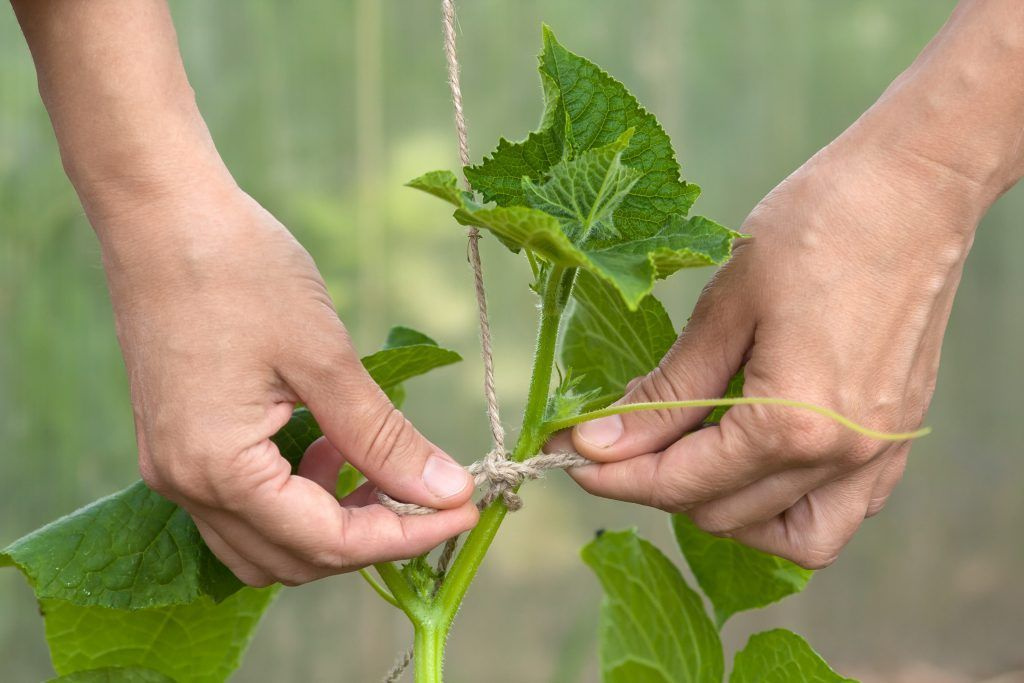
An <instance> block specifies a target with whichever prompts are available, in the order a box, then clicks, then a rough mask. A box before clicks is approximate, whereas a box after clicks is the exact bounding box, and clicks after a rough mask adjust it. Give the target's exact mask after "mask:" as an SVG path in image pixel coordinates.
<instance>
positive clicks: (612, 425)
mask: <svg viewBox="0 0 1024 683" xmlns="http://www.w3.org/2000/svg"><path fill="white" fill-rule="evenodd" d="M576 433H577V434H579V436H580V438H581V439H583V440H584V441H586V442H587V443H589V444H590V445H591V446H597V447H598V448H608V447H609V446H611V445H613V444H614V443H615V442H616V441H618V440H619V437H620V436H622V418H621V417H620V416H618V415H609V416H608V417H602V418H599V419H597V420H591V421H590V422H584V423H583V424H581V425H580V426H579V427H577V428H576Z"/></svg>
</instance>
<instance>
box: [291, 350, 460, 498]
mask: <svg viewBox="0 0 1024 683" xmlns="http://www.w3.org/2000/svg"><path fill="white" fill-rule="evenodd" d="M329 355H330V356H331V358H332V359H331V360H330V362H329V363H325V362H324V361H323V360H322V359H318V360H317V361H314V362H313V363H312V365H313V367H311V368H310V367H307V368H305V369H304V370H303V371H301V372H299V373H298V375H297V376H296V377H295V378H286V379H289V380H290V382H289V383H290V384H291V386H292V388H293V389H294V390H295V392H296V393H297V394H298V396H299V398H300V399H301V400H302V401H303V402H304V403H305V404H306V405H307V406H308V407H309V410H310V411H311V412H312V413H313V416H314V417H315V418H316V420H317V422H318V423H319V424H320V429H321V430H322V431H323V433H324V436H325V437H326V438H327V440H328V441H329V442H330V444H331V445H332V446H333V447H334V448H336V449H337V450H338V451H339V452H340V453H341V454H342V455H343V456H344V458H345V460H347V461H348V462H350V463H351V464H352V466H353V467H355V468H356V469H357V470H359V471H360V472H362V473H363V475H364V476H365V477H366V478H367V479H368V480H370V481H371V482H372V483H373V484H375V485H376V486H377V487H378V488H380V489H381V490H383V491H384V492H385V493H387V494H388V495H389V496H391V497H393V498H395V499H396V500H400V501H403V502H407V503H416V504H418V505H425V506H429V507H433V508H453V507H458V506H460V505H462V504H464V503H465V502H466V501H467V500H469V498H470V497H471V496H472V495H473V480H472V477H471V476H470V475H469V473H468V472H467V471H466V469H465V468H464V467H462V466H461V465H459V464H458V463H457V462H456V461H455V460H454V459H453V458H452V457H451V456H449V455H448V454H447V453H445V452H444V451H442V450H441V449H440V448H438V447H437V446H435V445H434V444H433V443H431V442H430V441H429V440H427V438H426V437H424V436H423V435H422V434H420V433H419V431H417V429H416V428H415V427H413V426H412V423H410V422H409V421H408V420H407V419H406V418H405V416H404V415H403V414H402V412H401V411H399V410H398V409H397V408H396V407H395V406H394V405H393V404H392V403H391V401H390V400H389V399H388V397H387V396H386V395H385V394H384V392H383V391H382V390H381V388H380V387H379V386H377V384H376V383H375V382H374V381H373V379H372V378H371V377H370V375H369V374H368V373H367V372H366V369H365V368H363V365H362V363H360V362H359V359H358V357H357V356H356V354H355V351H354V349H352V347H351V345H349V344H348V343H347V339H346V342H345V344H344V346H343V348H341V349H340V350H338V351H337V352H336V353H334V354H329Z"/></svg>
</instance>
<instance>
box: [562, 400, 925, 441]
mask: <svg viewBox="0 0 1024 683" xmlns="http://www.w3.org/2000/svg"><path fill="white" fill-rule="evenodd" d="M723 406H728V407H731V406H783V407H786V408H801V409H803V410H809V411H811V412H812V413H817V414H818V415H822V416H824V417H827V418H829V419H830V420H833V421H835V422H837V423H839V424H841V425H842V426H844V427H846V428H847V429H849V430H851V431H854V432H856V433H858V434H861V435H862V436H866V437H868V438H871V439H877V440H878V441H910V440H912V439H919V438H921V437H922V436H926V435H928V434H931V431H932V430H931V428H930V427H922V428H921V429H917V430H915V431H912V432H881V431H878V430H877V429H871V428H870V427H865V426H864V425H862V424H858V423H857V422H854V421H853V420H851V419H850V418H848V417H846V416H845V415H842V414H841V413H838V412H836V411H834V410H832V409H831V408H826V407H824V406H819V405H817V404H815V403H808V402H806V401H795V400H793V399H788V398H769V397H741V398H707V399H703V398H702V399H693V400H689V401H659V402H653V403H626V404H622V405H614V406H608V407H607V408H601V409H600V410H592V411H590V412H589V413H583V414H582V415H576V416H575V417H567V418H564V419H561V420H552V421H550V422H548V423H547V424H545V425H544V427H545V429H546V430H547V431H548V432H557V431H559V430H562V429H568V428H569V427H573V426H575V425H578V424H580V423H581V422H589V421H591V420H596V419H598V418H602V417H608V416H610V415H622V414H624V413H634V412H637V411H640V410H671V409H675V408H718V407H723Z"/></svg>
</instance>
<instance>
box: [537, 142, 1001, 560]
mask: <svg viewBox="0 0 1024 683" xmlns="http://www.w3.org/2000/svg"><path fill="white" fill-rule="evenodd" d="M991 198H992V197H990V196H989V195H988V194H987V193H986V192H983V191H982V188H979V187H978V186H977V185H976V184H975V183H973V182H971V181H970V180H968V179H965V178H963V177H962V176H961V175H960V174H958V173H956V172H955V171H953V170H951V169H948V168H945V167H942V166H941V165H939V164H935V163H933V162H930V161H928V160H927V159H926V158H924V157H921V156H915V155H913V154H905V153H903V152H901V151H898V150H894V149H886V148H883V147H882V146H880V145H877V144H873V142H872V141H871V139H870V135H869V133H868V132H867V130H866V126H864V127H854V129H851V131H849V132H848V133H847V134H846V135H844V136H843V137H842V138H840V139H839V140H837V141H836V142H835V143H833V144H832V145H831V146H830V147H828V148H826V149H825V150H823V151H822V152H821V153H819V154H818V155H816V156H815V157H814V158H812V159H811V160H810V161H809V162H808V163H807V164H805V165H804V166H803V167H802V168H800V169H799V170H797V171H796V172H795V173H794V174H793V175H792V176H791V177H789V178H788V179H787V180H785V181H784V182H783V183H782V184H780V185H779V186H778V187H776V188H775V189H774V190H773V191H772V192H771V193H770V194H769V195H768V196H767V197H766V198H765V199H764V200H763V201H762V202H761V203H760V204H759V205H758V206H757V207H756V208H755V209H754V211H753V212H752V213H751V214H750V216H749V218H748V219H747V221H746V222H745V223H744V225H743V228H742V230H743V232H745V233H747V234H750V235H752V238H751V239H748V240H743V241H742V242H741V243H739V244H738V245H737V248H736V252H735V255H734V256H733V258H732V260H731V261H730V262H729V263H728V264H727V265H726V266H725V267H724V268H723V269H722V270H721V271H720V272H719V273H718V274H717V275H716V276H715V278H714V279H713V281H712V282H711V283H710V285H709V286H708V287H707V288H706V290H705V291H704V292H703V294H702V296H701V297H700V299H699V301H698V303H697V306H696V309H695V311H694V313H693V316H692V318H691V319H690V322H689V323H688V325H687V326H686V329H685V330H684V332H683V333H682V335H681V336H680V338H679V340H678V341H677V343H676V344H675V346H674V347H673V348H672V350H671V351H670V352H669V353H668V354H667V356H666V357H665V358H664V359H663V360H662V362H661V364H660V366H659V367H658V368H656V369H655V370H653V371H652V372H651V373H650V374H648V375H647V376H646V377H643V378H638V379H636V380H634V381H633V382H632V383H631V384H630V386H629V387H628V388H627V393H626V395H625V396H624V397H623V398H622V400H621V401H620V403H638V402H647V401H669V400H682V399H694V398H707V397H715V396H721V395H722V393H723V392H724V390H725V388H726V385H727V383H728V381H729V379H730V377H731V376H732V375H733V374H734V373H735V372H736V371H737V370H739V369H740V367H741V366H744V365H745V386H744V392H743V393H744V395H745V396H778V397H784V398H790V399H798V400H803V401H809V402H813V403H817V404H820V405H823V406H828V407H831V408H833V409H835V410H837V411H839V412H840V413H842V414H844V415H846V416H848V417H851V418H853V419H854V420H856V421H858V422H860V423H861V424H865V425H868V426H870V427H872V428H875V429H879V430H885V431H909V430H910V429H913V428H916V427H917V426H918V425H919V424H920V423H921V421H922V419H923V417H924V414H925V411H926V409H927V407H928V403H929V401H930V399H931V396H932V392H933V390H934V387H935V380H936V372H937V369H938V363H939V352H940V347H941V343H942V337H943V334H944V331H945V327H946V323H947V320H948V317H949V313H950V308H951V306H952V302H953V297H954V293H955V291H956V288H957V285H958V283H959V279H960V274H961V269H962V266H963V262H964V259H965V257H966V254H967V251H968V249H969V246H970V243H971V240H972V238H973V233H974V229H975V226H976V225H977V222H978V220H979V218H980V216H981V214H982V212H983V211H984V208H985V207H986V205H987V202H988V201H990V200H991ZM706 414H707V411H701V410H693V409H691V410H673V411H658V412H646V411H638V412H632V413H628V414H623V415H621V416H611V417H606V418H603V419H600V420H595V421H593V422H589V423H584V424H581V425H579V426H577V427H576V428H575V429H574V431H573V432H572V434H571V443H570V441H569V434H562V435H559V436H558V437H557V438H556V440H555V441H554V442H553V443H552V444H550V445H549V447H548V449H549V450H552V449H558V448H568V447H572V448H574V449H575V450H576V451H577V452H579V453H580V454H582V455H584V456H585V457H587V458H590V459H592V460H594V461H597V462H598V463H602V464H599V465H597V466H593V467H582V468H577V469H574V470H570V474H571V475H572V476H573V478H574V479H575V480H576V481H577V482H578V483H579V484H580V485H581V486H582V487H583V488H584V489H586V490H587V491H589V492H591V493H594V494H597V495H600V496H604V497H608V498H614V499H619V500H626V501H633V502H638V503H643V504H646V505H651V506H654V507H658V508H661V509H664V510H667V511H670V512H686V513H687V514H689V515H690V516H691V517H692V518H693V520H694V521H695V522H696V524H697V525H698V526H700V527H701V528H703V529H705V530H706V531H709V532H712V533H716V534H720V535H728V536H731V537H733V538H735V539H737V540H739V541H741V542H743V543H745V544H747V545H750V546H752V547H755V548H759V549H762V550H765V551H768V552H771V553H774V554H777V555H780V556H783V557H787V558H789V559H792V560H794V561H796V562H797V563H799V564H801V565H803V566H805V567H810V568H820V567H824V566H826V565H828V564H830V563H831V562H832V561H833V560H834V559H835V558H836V556H837V554H838V553H839V551H840V549H841V548H842V547H843V546H844V545H845V544H846V543H847V541H848V540H849V539H850V537H851V536H852V534H853V533H854V532H855V531H856V530H857V528H858V527H859V526H860V524H861V523H862V522H863V520H864V519H865V517H869V516H871V515H873V514H875V513H877V512H878V511H879V510H881V508H882V506H883V505H884V504H885V502H886V499H887V498H888V497H889V495H890V493H891V491H892V489H893V487H894V486H895V484H896V483H897V481H898V480H899V479H900V477H901V475H902V472H903V469H904V466H905V464H906V460H907V453H908V451H909V449H910V444H909V443H907V442H901V443H895V444H894V443H886V442H880V441H876V440H873V439H870V438H866V437H863V436H860V435H858V434H857V433H854V432H853V431H850V430H847V429H846V428H844V427H842V426H840V425H838V424H837V423H835V422H832V421H830V420H829V419H827V418H824V417H822V416H820V415H817V414H814V413H811V412H808V411H802V410H798V409H792V408H779V407H767V406H747V405H744V406H737V407H734V408H732V409H730V410H729V411H728V412H727V413H726V414H725V416H724V417H723V418H722V420H721V423H720V424H718V425H712V426H709V427H707V428H703V429H700V426H701V422H702V420H703V419H704V418H705V416H706ZM694 430H696V431H694Z"/></svg>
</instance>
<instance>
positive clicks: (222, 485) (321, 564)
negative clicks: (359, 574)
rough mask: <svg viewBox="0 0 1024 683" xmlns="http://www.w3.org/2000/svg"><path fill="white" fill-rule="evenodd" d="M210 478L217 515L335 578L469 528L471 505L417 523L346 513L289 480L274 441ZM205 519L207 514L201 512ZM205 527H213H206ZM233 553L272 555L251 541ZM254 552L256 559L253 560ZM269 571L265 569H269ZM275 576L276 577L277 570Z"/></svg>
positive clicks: (379, 513) (309, 484)
mask: <svg viewBox="0 0 1024 683" xmlns="http://www.w3.org/2000/svg"><path fill="white" fill-rule="evenodd" d="M230 475H231V476H214V477H212V480H213V481H215V482H217V486H218V499H219V500H221V501H223V503H222V505H220V508H221V512H222V513H230V514H232V515H234V516H235V517H237V518H242V519H244V520H245V522H246V524H247V525H249V526H250V527H251V528H252V529H253V531H254V532H255V534H256V536H258V538H259V539H260V541H262V542H265V543H267V544H269V545H270V546H276V547H278V548H280V549H282V550H283V551H284V552H285V554H286V555H287V556H288V557H292V558H294V559H295V560H297V561H299V562H304V563H307V564H309V565H312V566H313V567H314V568H316V569H317V570H326V571H325V572H321V573H335V574H336V573H341V572H345V571H350V570H352V569H357V568H359V567H362V566H365V565H366V564H367V563H370V562H377V561H380V560H383V559H397V558H408V557H413V556H415V555H418V554H421V553H423V552H426V551H427V550H430V549H431V548H433V547H434V546H435V545H438V544H439V543H441V542H443V541H445V540H447V539H448V538H450V537H452V536H455V535H457V534H460V533H462V532H463V531H466V530H467V529H469V528H471V527H472V526H473V525H474V524H475V523H476V520H477V516H478V513H477V509H476V506H475V505H473V504H472V503H471V502H469V501H467V502H466V503H464V504H463V505H462V506H460V507H458V508H453V509H448V510H441V511H439V512H438V513H436V514H433V515H424V516H420V517H416V518H411V517H399V516H398V515H395V514H394V513H393V512H391V511H389V510H387V509H385V508H384V507H383V506H380V505H371V506H369V507H366V508H357V509H351V508H345V507H342V506H341V505H339V504H338V501H337V500H335V498H334V496H333V495H332V494H331V493H329V492H327V491H325V490H324V489H323V488H322V487H321V486H320V485H319V484H317V483H315V482H313V481H311V480H309V479H306V478H304V477H300V476H297V475H292V474H291V468H290V466H289V464H288V462H287V461H286V460H284V458H282V457H281V456H280V454H279V452H278V450H277V447H276V446H275V445H274V444H273V442H271V441H269V440H267V441H266V442H264V443H262V444H260V445H259V446H257V447H255V448H252V449H248V452H247V453H244V454H243V455H242V457H240V458H238V461H237V462H236V463H235V464H234V466H233V467H232V468H231V470H230ZM203 516H204V518H206V519H208V520H210V519H211V517H210V514H209V513H204V515H203ZM211 523H213V522H212V521H211ZM252 545H253V546H254V548H253V549H250V550H248V551H246V550H245V549H244V548H240V549H239V550H240V551H241V552H242V554H243V555H246V556H247V557H249V558H255V557H257V556H259V557H260V559H261V560H263V554H266V555H268V560H267V562H268V563H269V562H271V561H273V558H272V553H271V552H270V551H269V550H268V549H267V548H266V547H265V546H260V547H259V548H255V546H257V545H258V544H257V543H256V542H255V541H253V543H252ZM254 553H260V555H256V554H254ZM268 567H269V564H268ZM275 571H280V569H277V570H275Z"/></svg>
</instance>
